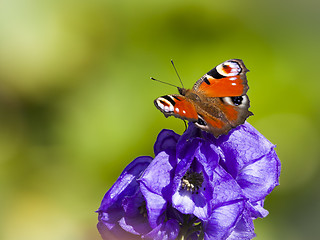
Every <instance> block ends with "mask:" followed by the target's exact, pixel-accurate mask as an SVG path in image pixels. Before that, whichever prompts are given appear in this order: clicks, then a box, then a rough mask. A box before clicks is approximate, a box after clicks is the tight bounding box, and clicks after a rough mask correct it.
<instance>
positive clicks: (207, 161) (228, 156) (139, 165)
mask: <svg viewBox="0 0 320 240" xmlns="http://www.w3.org/2000/svg"><path fill="white" fill-rule="evenodd" d="M274 148H275V146H274V145H273V144H271V143H270V142H269V141H268V140H267V139H266V138H265V137H263V136H262V135H261V134H260V133H259V132H258V131H257V130H255V129H254V128H253V127H252V126H251V125H250V124H249V123H244V124H243V125H240V126H238V127H237V128H235V129H233V130H232V131H230V132H229V133H228V135H223V136H220V137H219V138H218V139H216V138H214V137H213V135H211V134H210V133H207V132H204V131H202V130H200V129H198V128H196V127H195V126H194V124H192V123H190V124H189V127H188V129H187V130H186V132H185V133H184V134H183V135H181V136H180V135H178V134H176V133H175V132H173V131H171V130H162V131H161V132H160V133H159V135H158V137H157V140H156V143H155V145H154V153H155V158H154V159H153V160H152V158H151V157H139V158H136V159H135V160H134V161H133V162H132V163H130V164H129V165H128V166H127V167H126V168H125V170H124V171H123V173H122V174H121V175H120V177H119V178H118V180H117V181H116V182H115V184H114V185H113V186H112V187H111V189H110V190H109V191H108V192H107V193H106V195H105V197H104V198H103V200H102V203H101V206H100V208H99V210H98V211H97V212H98V213H99V223H98V229H99V232H100V234H101V236H102V238H103V239H156V240H157V239H159V240H160V239H167V240H171V239H172V240H174V239H192V240H193V239H194V240H198V239H205V240H209V239H218V240H220V239H221V240H222V239H227V240H236V239H243V240H245V239H252V238H253V237H255V233H254V226H253V220H254V219H256V218H258V217H260V218H263V217H265V216H266V215H267V214H268V211H267V210H265V209H264V208H263V204H264V199H265V197H266V196H267V195H268V194H269V193H270V192H271V191H272V190H273V189H274V187H275V186H277V185H278V184H279V176H280V161H279V159H278V157H277V155H276V153H275V150H274Z"/></svg>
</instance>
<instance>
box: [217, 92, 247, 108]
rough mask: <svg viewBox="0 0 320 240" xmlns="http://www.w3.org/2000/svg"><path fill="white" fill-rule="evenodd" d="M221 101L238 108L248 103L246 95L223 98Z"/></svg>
mask: <svg viewBox="0 0 320 240" xmlns="http://www.w3.org/2000/svg"><path fill="white" fill-rule="evenodd" d="M221 100H222V102H224V103H227V104H229V105H232V106H238V107H242V106H246V105H247V103H248V97H247V96H246V95H243V96H237V97H223V98H221Z"/></svg>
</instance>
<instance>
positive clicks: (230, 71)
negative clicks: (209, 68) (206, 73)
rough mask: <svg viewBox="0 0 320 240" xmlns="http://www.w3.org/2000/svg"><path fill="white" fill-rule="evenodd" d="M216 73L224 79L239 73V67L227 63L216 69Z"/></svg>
mask: <svg viewBox="0 0 320 240" xmlns="http://www.w3.org/2000/svg"><path fill="white" fill-rule="evenodd" d="M216 69H217V72H218V73H219V74H221V75H222V76H225V77H231V76H236V75H238V74H239V73H240V72H241V67H240V65H239V64H238V63H237V62H233V61H227V62H224V63H221V64H220V65H218V66H217V67H216Z"/></svg>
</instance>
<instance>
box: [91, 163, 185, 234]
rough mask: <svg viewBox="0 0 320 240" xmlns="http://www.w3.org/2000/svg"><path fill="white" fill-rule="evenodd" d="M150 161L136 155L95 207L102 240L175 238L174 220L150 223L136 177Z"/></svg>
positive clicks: (176, 229)
mask: <svg viewBox="0 0 320 240" xmlns="http://www.w3.org/2000/svg"><path fill="white" fill-rule="evenodd" d="M151 161H152V158H151V157H138V158H136V159H135V160H134V161H133V162H131V163H130V164H129V165H128V166H127V167H126V168H125V169H124V171H123V172H122V173H121V175H120V177H119V178H118V180H117V181H116V182H115V183H114V185H113V186H112V187H111V188H110V190H109V191H108V192H107V193H106V195H105V196H104V198H103V200H102V203H101V206H100V208H99V209H98V211H97V212H98V213H99V223H98V230H99V232H100V234H101V236H102V237H103V238H104V239H141V238H145V239H159V240H160V239H166V236H167V235H169V237H168V238H167V239H175V238H176V236H177V235H178V227H179V226H178V224H177V223H176V221H162V222H160V223H159V224H156V225H153V226H151V225H150V223H149V220H148V211H147V209H146V201H145V199H144V197H143V195H142V193H141V191H140V186H139V183H138V181H137V179H138V178H139V177H140V175H141V173H142V172H143V171H144V170H145V169H146V168H147V166H148V165H149V164H150V162H151Z"/></svg>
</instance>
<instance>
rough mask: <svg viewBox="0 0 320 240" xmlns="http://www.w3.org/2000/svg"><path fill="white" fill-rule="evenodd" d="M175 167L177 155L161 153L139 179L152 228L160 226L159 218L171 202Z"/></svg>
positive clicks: (168, 152)
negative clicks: (168, 202) (169, 201)
mask: <svg viewBox="0 0 320 240" xmlns="http://www.w3.org/2000/svg"><path fill="white" fill-rule="evenodd" d="M171 152H172V151H171ZM175 165H176V158H175V155H173V154H170V151H167V152H160V153H159V154H158V155H157V156H156V157H155V158H154V160H153V161H152V162H151V163H150V165H149V167H148V168H147V169H146V170H145V171H144V173H143V175H142V176H141V178H140V179H139V182H140V190H141V192H142V194H143V196H144V197H145V199H146V208H147V210H148V217H149V222H150V225H151V227H155V226H156V225H158V224H159V217H160V215H161V214H162V213H163V212H164V211H165V209H166V205H167V201H168V200H171V194H172V191H171V180H172V175H173V171H174V167H175Z"/></svg>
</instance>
